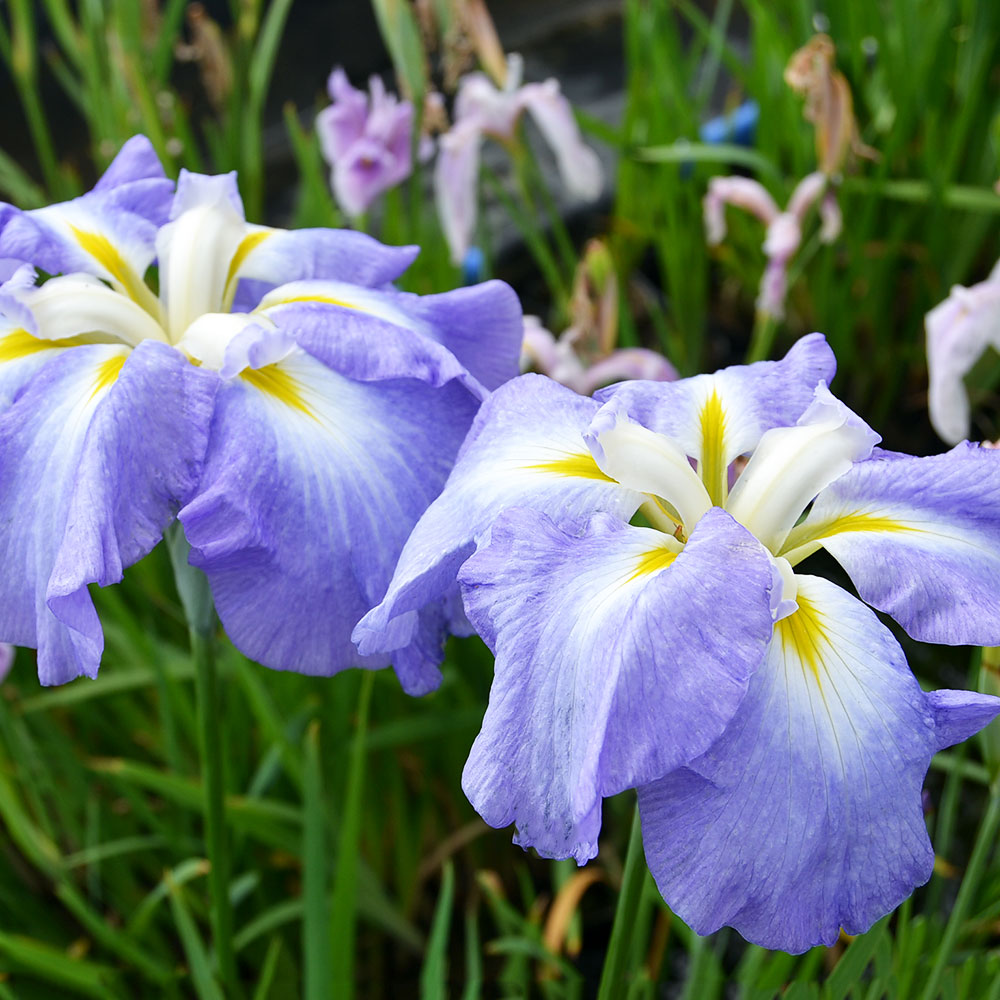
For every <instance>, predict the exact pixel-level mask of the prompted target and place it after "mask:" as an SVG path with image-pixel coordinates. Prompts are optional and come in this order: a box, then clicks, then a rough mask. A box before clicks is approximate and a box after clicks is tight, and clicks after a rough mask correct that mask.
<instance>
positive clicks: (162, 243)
mask: <svg viewBox="0 0 1000 1000" xmlns="http://www.w3.org/2000/svg"><path fill="white" fill-rule="evenodd" d="M415 253H416V249H415V248H413V247H387V246H383V245H381V244H380V243H377V242H376V241H374V240H372V239H370V238H369V237H367V236H365V235H363V234H360V233H353V232H348V231H335V230H329V229H304V230H299V231H294V232H286V231H285V230H281V229H271V228H267V227H265V226H258V225H251V224H249V223H247V222H246V221H245V219H244V217H243V209H242V204H241V202H240V198H239V194H238V192H237V187H236V179H235V175H225V176H218V177H207V176H201V175H197V174H189V173H183V172H182V174H181V178H180V181H179V182H178V184H177V185H176V189H175V187H174V184H173V183H172V182H171V181H168V180H167V179H165V178H164V176H163V171H162V168H161V166H160V164H159V162H158V161H157V159H156V156H155V153H154V152H153V150H152V147H151V146H150V144H149V142H148V141H147V140H146V139H144V138H142V137H137V138H135V139H132V140H131V141H130V142H128V143H127V144H126V145H125V147H124V148H123V150H122V151H121V153H120V154H119V156H118V157H117V159H116V160H115V161H114V163H113V164H112V165H111V167H110V168H109V170H108V172H107V173H106V174H105V175H104V177H103V178H102V179H101V180H100V181H99V182H98V184H97V186H96V187H95V188H94V190H93V191H91V192H90V193H89V194H86V195H84V196H83V197H81V198H77V199H75V200H74V201H70V202H65V203H63V204H59V205H51V206H49V207H47V208H43V209H39V210H37V211H32V212H21V211H19V210H17V209H14V208H12V207H11V206H2V207H0V258H10V259H13V260H19V261H23V262H25V265H24V266H23V267H22V268H20V269H19V270H18V271H17V272H16V273H15V274H14V276H13V277H12V278H11V279H10V280H9V281H8V282H6V283H5V284H4V285H3V286H0V520H2V523H3V524H4V526H5V527H4V530H3V531H2V532H0V559H2V561H3V564H4V567H5V572H4V576H3V582H2V585H0V639H2V640H6V641H10V642H13V643H16V644H18V645H24V646H33V647H36V648H37V649H38V670H39V676H40V678H41V680H42V682H43V683H44V684H54V683H60V682H63V681H67V680H70V679H71V678H73V677H76V676H78V675H80V674H86V675H87V676H94V674H95V673H96V671H97V668H98V664H99V662H100V658H101V652H102V648H103V635H102V632H101V626H100V622H99V621H98V619H97V616H96V613H95V611H94V607H93V604H92V603H91V600H90V596H89V593H88V590H87V587H88V584H91V583H98V584H101V585H105V584H109V583H113V582H116V581H118V580H120V579H121V576H122V570H123V568H124V567H126V566H128V565H130V564H132V563H134V562H136V561H137V560H138V559H140V558H141V557H142V556H144V555H145V554H146V553H147V552H149V551H150V549H152V548H153V546H154V545H156V543H157V542H158V541H159V540H160V538H161V536H162V534H163V531H164V529H165V528H166V527H167V526H168V525H169V524H170V522H172V521H173V520H174V518H175V517H177V518H179V520H180V521H181V522H182V524H183V527H184V532H185V534H186V535H187V538H188V541H189V542H190V545H191V556H190V558H191V562H192V563H193V564H194V565H196V566H198V567H200V568H201V569H203V570H204V571H205V573H206V574H207V576H208V579H209V581H210V583H211V586H212V592H213V595H214V598H215V602H216V606H217V608H218V611H219V615H220V617H221V619H222V622H223V624H224V626H225V628H226V630H227V632H228V633H229V635H230V637H231V638H232V640H233V641H234V642H235V643H236V645H237V646H238V647H239V648H240V649H242V650H243V651H244V652H245V653H246V654H247V655H249V656H251V657H252V658H254V659H256V660H258V661H260V662H261V663H264V664H266V665H268V666H271V667H277V668H287V669H293V670H299V671H302V672H305V673H314V674H330V673H333V672H334V671H336V670H339V669H342V668H344V667H348V666H364V667H378V666H384V665H386V664H387V662H388V657H386V656H374V657H360V656H358V654H357V651H356V649H355V648H354V646H353V645H352V643H351V641H350V633H351V629H352V628H353V627H354V625H355V623H356V622H357V621H358V619H359V618H360V617H361V615H362V614H363V613H364V612H365V611H366V610H367V609H368V608H370V607H371V606H372V604H374V603H375V601H377V600H378V599H379V598H380V597H381V596H382V594H383V593H384V591H385V588H386V585H387V584H388V582H389V578H390V576H391V572H392V567H393V566H394V565H395V561H396V557H397V556H398V554H399V552H400V549H401V548H402V545H403V542H404V540H405V539H406V536H407V535H408V533H409V530H410V528H411V527H412V526H413V524H414V523H415V522H416V520H417V518H418V517H419V515H420V514H421V512H422V511H423V509H424V508H425V507H426V506H427V504H428V503H429V502H430V501H431V500H432V499H433V498H434V497H435V496H436V495H437V493H438V492H439V491H440V489H441V487H442V485H443V483H444V481H445V478H446V476H447V474H448V471H449V469H450V467H451V464H452V460H453V458H454V456H455V453H456V451H457V449H458V447H459V444H460V442H461V440H462V438H463V436H464V434H465V432H466V430H467V428H468V427H469V424H470V421H471V419H472V417H473V415H474V413H475V412H476V410H477V409H478V407H479V404H480V402H481V401H482V400H483V399H484V398H485V397H486V396H487V395H488V392H489V390H491V389H494V388H496V387H497V386H498V385H500V384H501V383H502V382H504V381H505V380H506V379H507V378H509V377H511V376H513V375H515V374H516V370H517V358H518V348H519V344H520V339H521V317H520V310H519V307H518V303H517V298H516V296H515V295H514V293H513V292H512V291H511V289H510V288H509V287H507V286H506V285H504V284H503V283H501V282H490V283H487V284H484V285H479V286H476V287H473V288H468V289H462V290H460V291H457V292H453V293H448V294H444V295H429V296H424V297H419V296H416V295H410V294H404V293H402V292H398V291H396V290H395V289H394V288H393V287H392V286H391V285H390V284H389V282H391V281H392V280H393V279H395V278H396V277H398V275H399V274H400V273H401V272H402V271H403V270H405V268H406V267H407V266H408V265H409V263H410V262H411V261H412V260H413V257H414V256H415ZM154 263H155V264H156V266H157V273H158V294H157V293H154V291H153V290H152V288H151V287H150V286H149V285H148V284H147V283H146V281H145V280H144V278H145V275H146V273H147V270H148V269H149V268H150V265H152V264H154ZM35 267H38V268H39V269H41V270H43V271H45V272H47V273H48V274H54V275H58V276H57V277H52V278H49V279H48V280H47V281H44V283H39V281H38V280H36V273H35ZM444 615H445V611H444V609H436V610H434V611H432V612H431V613H429V614H425V615H424V616H422V618H421V620H420V622H419V624H418V626H417V631H418V632H419V633H420V634H421V635H426V636H427V637H428V639H427V641H428V642H439V641H440V635H441V633H442V632H443V630H444V628H445V620H444ZM396 669H397V671H398V672H399V674H400V678H401V680H402V683H403V685H404V686H405V687H406V688H407V689H408V690H411V691H416V692H419V691H423V690H426V688H427V686H428V683H429V682H428V674H427V673H426V672H425V673H420V671H419V670H417V671H416V672H414V671H411V670H409V669H408V662H407V661H406V659H405V657H404V658H403V659H397V661H396ZM429 676H430V678H431V681H432V680H433V678H434V677H436V671H432V672H431V673H430V675H429Z"/></svg>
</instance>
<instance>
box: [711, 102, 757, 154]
mask: <svg viewBox="0 0 1000 1000" xmlns="http://www.w3.org/2000/svg"><path fill="white" fill-rule="evenodd" d="M759 119H760V105H759V104H758V103H757V102H756V101H744V102H743V103H742V104H741V105H740V106H739V107H737V108H735V109H734V110H732V111H730V112H729V113H728V114H725V115H718V116H717V117H715V118H709V120H708V121H707V122H705V124H704V125H702V126H701V128H700V129H699V130H698V137H699V138H700V139H701V141H702V142H704V143H708V144H709V145H712V146H714V145H718V144H719V143H723V142H731V143H735V144H736V145H737V146H752V145H753V143H754V138H755V136H756V132H757V122H758V120H759Z"/></svg>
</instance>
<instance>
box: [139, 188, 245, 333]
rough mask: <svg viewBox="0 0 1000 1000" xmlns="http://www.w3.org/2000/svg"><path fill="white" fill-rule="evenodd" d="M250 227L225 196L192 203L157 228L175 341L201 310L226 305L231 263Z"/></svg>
mask: <svg viewBox="0 0 1000 1000" xmlns="http://www.w3.org/2000/svg"><path fill="white" fill-rule="evenodd" d="M246 231H247V224H246V222H244V220H243V219H242V218H241V217H240V215H239V213H238V212H237V211H236V209H235V208H233V207H232V205H230V204H229V203H228V202H227V201H225V200H224V199H220V200H219V201H217V202H214V203H209V204H202V205H198V206H196V207H194V208H190V209H188V210H187V211H186V212H183V213H182V214H181V215H180V216H178V218H176V219H175V220H174V221H173V222H170V223H168V224H167V225H165V226H164V227H163V228H162V229H161V230H160V231H159V233H158V234H157V237H156V253H157V257H158V258H159V262H160V298H161V299H162V301H163V303H164V305H165V306H166V311H167V317H168V332H169V334H170V339H171V341H172V342H174V343H176V342H177V341H178V340H179V339H180V337H181V336H182V335H183V334H184V332H185V331H186V330H187V329H188V327H190V326H191V324H192V323H193V322H194V321H195V320H196V319H198V317H199V316H203V315H204V314H205V313H214V312H219V311H220V310H221V309H222V307H223V296H224V294H225V290H226V279H227V277H228V275H229V265H230V263H231V261H232V259H233V255H234V254H235V253H236V250H237V248H238V247H239V245H240V241H241V240H242V239H243V237H244V235H245V234H246Z"/></svg>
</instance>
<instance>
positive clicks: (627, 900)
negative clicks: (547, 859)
mask: <svg viewBox="0 0 1000 1000" xmlns="http://www.w3.org/2000/svg"><path fill="white" fill-rule="evenodd" d="M645 879H646V857H645V855H644V854H643V849H642V825H641V823H640V821H639V807H638V806H636V808H635V816H634V817H633V819H632V833H631V835H630V836H629V841H628V854H626V855H625V870H624V872H623V873H622V887H621V892H620V893H619V894H618V907H617V909H616V910H615V922H614V924H613V925H612V927H611V940H610V941H609V942H608V952H607V954H606V955H605V956H604V970H603V972H602V973H601V985H600V988H599V989H598V991H597V1000H615V998H617V997H622V996H624V995H625V972H626V969H625V966H626V964H627V963H628V956H629V952H630V950H631V948H630V944H631V939H632V930H633V928H634V926H635V921H636V915H637V913H638V910H639V903H640V902H641V901H642V886H643V882H644V881H645Z"/></svg>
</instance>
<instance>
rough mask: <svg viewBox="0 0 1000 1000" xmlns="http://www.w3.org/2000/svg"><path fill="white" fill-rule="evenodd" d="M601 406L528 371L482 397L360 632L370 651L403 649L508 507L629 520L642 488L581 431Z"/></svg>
mask: <svg viewBox="0 0 1000 1000" xmlns="http://www.w3.org/2000/svg"><path fill="white" fill-rule="evenodd" d="M597 408H598V407H597V404H596V403H594V402H593V401H592V400H590V399H587V398H586V397H583V396H578V395H577V394H576V393H575V392H573V391H572V390H570V389H567V388H565V387H564V386H561V385H559V384H558V383H556V382H553V381H552V380H551V379H547V378H545V377H544V376H541V375H522V376H521V377H519V378H516V379H513V380H512V381H510V382H508V383H506V384H505V385H503V386H501V387H500V388H499V389H497V391H496V392H494V393H493V394H492V395H491V396H490V397H489V398H488V399H487V400H486V402H485V403H484V404H483V406H482V408H481V409H480V411H479V413H478V414H477V415H476V419H475V420H474V421H473V424H472V429H471V430H470V431H469V435H468V437H467V438H466V440H465V443H464V444H463V446H462V450H461V452H460V454H459V457H458V459H457V461H456V463H455V468H454V470H453V471H452V473H451V475H450V476H449V478H448V482H447V483H446V485H445V488H444V491H443V492H442V494H441V496H440V497H438V499H437V500H435V501H434V503H433V504H431V506H430V507H429V508H428V509H427V511H426V512H425V514H424V515H423V517H421V519H420V520H419V521H418V522H417V525H416V527H415V528H414V529H413V532H412V534H411V535H410V537H409V539H408V540H407V542H406V545H405V547H404V549H403V552H402V554H401V556H400V558H399V564H398V566H397V567H396V572H395V574H394V576H393V579H392V583H391V584H390V585H389V589H388V591H387V593H386V595H385V597H384V598H383V600H382V603H381V604H380V605H379V606H378V607H377V608H374V609H373V610H372V611H370V612H369V613H368V614H367V615H366V616H365V617H364V618H363V619H362V621H361V623H360V624H359V625H358V628H357V629H356V630H355V636H354V637H355V641H356V642H357V643H358V648H359V649H360V650H361V651H362V652H363V653H374V652H377V651H384V650H391V649H400V648H402V647H404V646H405V645H406V644H407V643H408V642H409V641H410V636H411V635H412V632H413V629H414V628H415V627H416V612H417V610H418V609H420V608H422V607H424V606H425V605H428V604H430V603H433V602H436V601H439V600H440V599H441V598H442V596H443V595H445V594H446V593H447V592H448V591H449V588H451V586H452V585H453V583H454V581H455V577H456V574H457V573H458V568H459V566H461V564H462V563H463V562H464V561H465V560H466V559H467V558H468V557H469V556H470V555H471V554H472V551H473V549H474V548H475V544H476V540H477V539H478V538H480V537H482V536H484V535H485V534H486V533H487V532H488V531H489V528H490V525H491V524H492V523H493V521H494V519H495V518H496V517H497V515H498V514H499V513H500V512H501V511H502V510H504V508H506V507H511V506H523V507H532V508H534V509H537V510H541V511H543V512H545V513H549V514H551V515H552V516H554V517H558V518H559V520H560V523H563V524H565V523H572V522H574V521H576V522H580V521H585V520H586V519H587V518H589V517H590V516H591V515H592V514H594V513H595V512H601V511H606V512H609V513H613V514H615V515H617V516H618V517H621V518H623V519H625V520H627V519H628V518H629V517H631V516H632V514H634V513H635V511H636V509H637V508H638V507H639V504H640V503H641V502H642V501H643V499H644V498H643V497H642V496H641V495H640V494H637V493H635V492H633V491H632V490H627V489H625V488H623V487H622V486H620V485H619V484H618V483H616V482H614V481H612V480H610V479H608V477H607V476H605V475H604V473H602V472H601V470H600V469H599V468H598V467H597V464H596V463H595V462H594V459H593V456H592V455H591V454H590V452H589V450H588V449H587V446H586V443H585V442H584V439H583V434H584V431H585V430H586V429H587V427H588V426H589V425H590V421H591V420H592V418H593V416H594V413H595V412H596V410H597Z"/></svg>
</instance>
